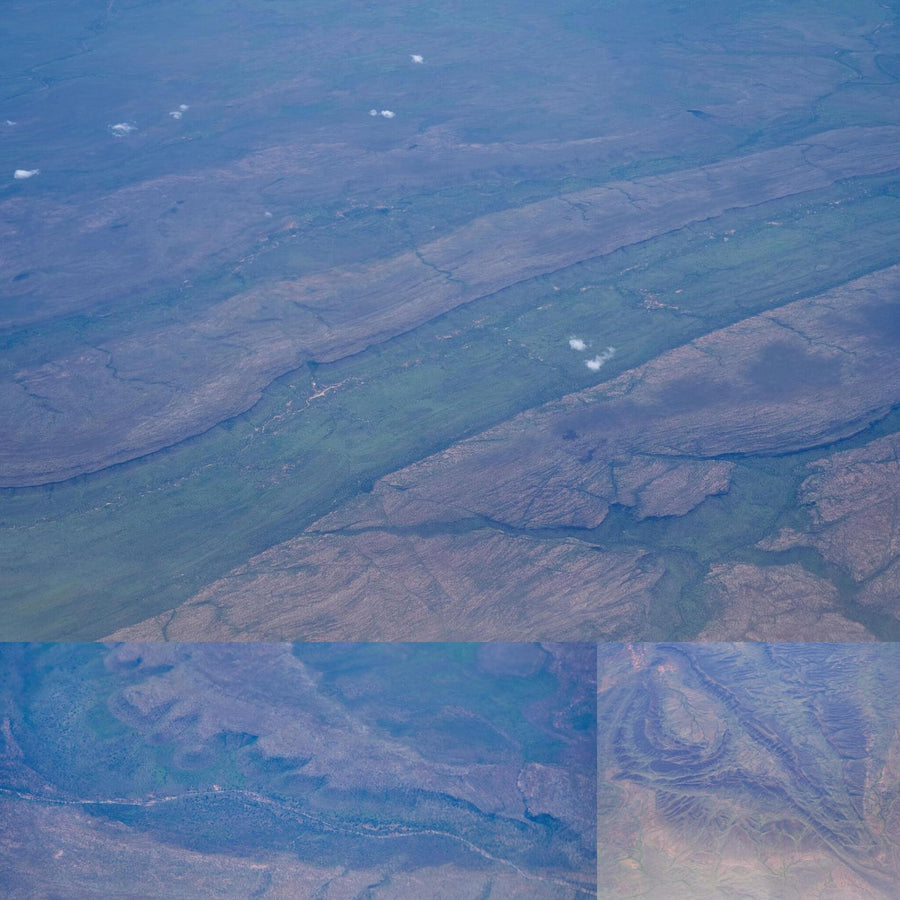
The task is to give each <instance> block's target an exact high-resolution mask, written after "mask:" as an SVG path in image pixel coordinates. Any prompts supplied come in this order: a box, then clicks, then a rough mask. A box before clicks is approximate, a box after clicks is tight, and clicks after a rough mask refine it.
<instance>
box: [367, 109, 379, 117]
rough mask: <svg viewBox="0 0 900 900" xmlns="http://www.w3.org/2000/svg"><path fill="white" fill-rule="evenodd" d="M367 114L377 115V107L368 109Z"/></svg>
mask: <svg viewBox="0 0 900 900" xmlns="http://www.w3.org/2000/svg"><path fill="white" fill-rule="evenodd" d="M369 115H370V116H377V115H378V110H377V109H370V110H369Z"/></svg>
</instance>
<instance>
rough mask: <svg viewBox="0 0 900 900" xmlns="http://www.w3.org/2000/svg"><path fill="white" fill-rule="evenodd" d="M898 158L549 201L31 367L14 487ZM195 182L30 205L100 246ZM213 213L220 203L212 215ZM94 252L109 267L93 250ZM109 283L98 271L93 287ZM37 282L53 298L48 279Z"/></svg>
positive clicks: (617, 187)
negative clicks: (426, 327) (60, 205)
mask: <svg viewBox="0 0 900 900" xmlns="http://www.w3.org/2000/svg"><path fill="white" fill-rule="evenodd" d="M898 151H900V130H898V129H897V128H895V127H889V126H885V127H880V128H846V129H841V130H839V131H834V132H828V133H825V134H822V135H817V136H815V137H811V138H809V139H808V140H806V141H804V142H802V143H797V144H792V145H788V146H785V147H780V148H778V149H775V150H768V151H763V152H760V153H756V154H752V155H749V156H746V157H743V158H737V159H732V160H728V161H726V162H722V163H716V164H713V165H708V166H702V167H699V168H697V169H692V170H687V171H682V172H676V173H673V174H670V175H663V176H654V177H648V178H642V179H639V180H636V181H632V182H623V183H619V184H610V185H608V186H605V187H601V188H595V189H591V190H588V191H582V192H578V193H572V194H568V195H564V196H560V197H554V198H552V199H549V200H543V201H540V202H537V203H532V204H526V205H524V206H521V207H517V208H515V209H511V210H506V211H503V212H499V213H493V214H491V215H487V216H483V217H482V218H479V219H476V220H475V221H473V222H471V223H469V224H467V225H465V226H463V227H461V228H458V229H456V230H455V231H452V232H450V233H449V234H446V235H444V236H443V237H439V238H438V239H436V240H434V241H432V242H430V243H425V244H422V245H421V246H418V247H415V248H413V249H411V250H410V251H409V252H406V253H402V254H400V255H397V256H394V257H391V258H388V259H383V260H377V261H374V262H367V263H363V264H360V265H356V266H350V267H346V268H343V269H338V270H330V271H326V272H322V273H320V274H309V275H306V276H304V277H301V278H299V279H297V280H282V281H270V282H268V283H264V284H262V285H259V286H257V287H254V288H253V289H251V290H249V291H247V292H244V293H239V294H237V295H235V296H232V297H229V298H227V299H224V300H221V301H219V302H216V303H213V304H212V305H211V306H210V307H208V308H207V309H205V310H204V311H202V312H201V313H199V314H194V315H192V316H190V317H186V318H184V319H182V320H180V321H177V322H176V323H170V324H167V325H164V326H158V327H156V328H155V329H151V330H142V331H141V333H140V334H135V335H134V336H132V337H128V336H126V337H118V338H115V339H111V340H109V341H107V342H104V343H101V344H99V345H98V346H84V347H82V348H81V349H80V350H78V351H77V352H74V353H72V354H69V355H64V356H62V357H59V358H54V359H50V360H42V361H40V362H36V363H35V364H33V365H28V366H25V367H23V368H22V369H20V370H19V371H18V372H16V373H14V378H13V379H12V381H10V382H5V383H4V384H3V385H2V387H0V404H2V405H3V407H4V408H5V409H7V410H8V411H9V414H8V416H7V417H6V419H5V420H4V421H5V422H6V423H7V424H6V425H5V426H4V425H2V424H0V471H2V479H3V482H2V483H3V484H4V485H8V486H12V485H26V484H42V483H47V482H53V481H59V480H62V479H65V478H69V477H71V476H73V475H77V474H80V473H83V472H91V471H95V470H97V469H100V468H103V467H104V466H107V465H110V464H112V463H116V462H121V461H123V460H127V459H133V458H135V457H139V456H143V455H145V454H147V453H150V452H153V451H154V450H159V449H160V448H162V447H166V446H169V445H171V444H174V443H177V442H178V441H180V440H183V439H184V438H186V437H189V436H191V435H195V434H198V433H200V432H202V431H204V430H206V429H207V428H209V427H211V426H212V425H214V424H215V423H217V422H219V421H221V420H222V419H224V418H227V417H229V416H233V415H235V414H237V413H239V412H242V411H244V410H246V409H248V408H249V407H250V406H252V405H253V403H254V402H256V400H258V399H259V397H260V392H261V391H262V390H263V388H264V387H265V386H266V385H268V384H269V383H271V382H272V381H273V380H274V379H275V378H277V377H278V376H280V375H282V374H284V373H286V372H288V371H290V370H292V369H295V368H297V367H298V366H300V365H302V364H303V363H304V362H306V361H309V360H316V361H329V360H335V359H338V358H341V357H343V356H347V355H349V354H352V353H355V352H357V351H359V350H361V349H364V348H365V347H367V346H370V345H372V344H375V343H378V342H380V341H383V340H386V339H388V338H390V337H393V336H396V335H397V334H400V333H402V332H404V331H406V330H408V329H410V328H413V327H415V326H416V325H419V324H421V323H422V322H424V321H427V320H428V319H430V318H432V317H434V316H436V315H439V314H440V313H443V312H446V311H447V310H449V309H452V308H454V307H456V306H459V305H460V304H463V303H467V302H470V301H472V300H475V299H477V298H479V297H483V296H485V295H488V294H491V293H493V292H496V291H498V290H500V289H501V288H504V287H507V286H509V285H511V284H514V283H517V282H520V281H523V280H527V279H529V278H533V277H535V276H538V275H542V274H547V273H549V272H552V271H555V270H557V269H560V268H563V267H566V266H570V265H572V264H574V263H577V262H579V261H582V260H585V259H589V258H592V257H596V256H600V255H603V254H607V253H610V252H612V251H613V250H615V249H617V248H620V247H623V246H626V245H629V244H634V243H636V242H640V241H644V240H647V239H649V238H651V237H653V236H655V235H658V234H661V233H663V232H667V231H670V230H673V229H676V228H679V227H682V226H684V225H686V224H688V223H691V222H697V221H702V220H705V219H707V218H710V217H712V216H716V215H719V214H721V213H722V212H724V211H725V210H728V209H736V208H737V209H739V208H745V207H751V206H756V205H759V204H760V203H763V202H765V201H767V200H773V199H776V198H779V197H785V196H789V195H792V194H799V193H803V192H805V191H812V190H816V189H820V188H824V187H828V186H830V185H832V184H834V182H836V181H838V180H840V179H841V178H844V177H850V176H853V177H860V176H863V175H867V174H875V173H879V172H886V171H890V170H892V169H894V168H896V163H897V159H898V156H900V153H898ZM314 152H315V153H318V154H320V155H321V154H323V153H325V152H326V151H324V150H322V149H317V150H316V151H314ZM269 157H273V158H271V159H270V158H269ZM284 157H285V151H283V150H281V149H277V150H270V151H266V153H264V154H262V157H261V158H260V159H258V160H257V159H256V158H251V159H249V160H245V161H243V162H241V163H240V164H238V165H237V166H236V168H234V169H233V170H227V171H223V172H219V173H216V174H214V176H213V178H212V184H214V185H216V186H217V189H219V190H221V189H224V188H227V189H228V190H229V191H230V190H231V189H232V187H235V188H236V189H237V190H247V191H249V192H250V193H251V194H252V192H253V190H254V185H255V184H256V181H255V179H258V178H259V173H260V171H263V172H268V171H269V169H270V168H271V166H272V165H274V164H276V162H277V164H279V165H280V164H283V163H284ZM291 165H294V166H297V165H298V162H297V161H296V160H295V161H294V162H293V163H291ZM205 177H206V176H204V178H205ZM182 181H184V182H185V183H184V184H182ZM192 184H193V182H192V181H191V177H190V176H179V178H178V179H175V180H174V181H173V182H172V183H169V182H168V181H164V182H163V183H162V184H155V183H154V184H149V185H140V186H138V187H130V188H126V189H123V190H122V191H120V192H119V193H118V194H117V195H115V196H114V197H108V198H104V199H103V200H102V201H98V204H99V205H98V208H97V209H96V210H90V211H89V212H88V214H86V215H85V214H83V213H79V214H77V215H78V216H79V218H77V219H76V222H75V223H74V224H73V222H72V221H71V216H72V215H73V212H72V211H71V210H69V211H68V213H64V212H62V211H56V212H53V211H50V210H46V209H44V210H37V211H35V212H34V215H38V216H44V217H45V218H46V219H48V220H49V221H50V222H51V223H52V222H54V221H58V222H59V227H60V229H63V230H66V229H69V230H71V229H73V228H74V230H76V231H79V230H80V231H81V232H83V233H85V234H92V233H93V232H94V230H96V229H100V228H103V230H104V237H102V238H101V237H99V236H98V238H97V240H98V241H100V240H106V237H105V230H106V226H108V225H109V223H110V222H111V221H113V220H114V219H115V218H116V216H119V215H124V214H126V211H128V210H131V212H129V213H128V214H129V215H133V214H134V210H133V209H132V206H135V208H136V209H141V208H142V207H143V206H144V205H145V204H147V203H150V202H151V201H152V203H153V204H160V203H165V204H170V203H171V202H172V197H174V196H175V195H176V194H178V193H179V191H182V190H183V189H186V188H190V187H191V186H192ZM229 203H232V204H233V200H229ZM250 206H251V208H252V210H254V213H253V216H254V217H258V216H261V215H262V211H261V209H259V202H258V200H256V201H254V202H253V203H251V204H250ZM204 215H215V209H214V208H212V209H209V208H204ZM176 218H177V217H176ZM224 219H226V220H228V217H224ZM185 221H186V225H184V226H182V225H179V226H178V227H179V228H181V227H185V229H186V230H185V233H184V235H180V233H179V235H176V234H170V233H168V230H167V229H168V226H167V229H164V231H165V241H163V242H162V243H161V244H160V247H159V252H160V253H171V252H172V247H173V246H176V245H177V246H179V247H180V246H181V245H180V244H179V243H178V241H179V240H181V238H182V237H183V238H184V242H185V244H184V247H185V249H184V251H181V250H179V252H180V253H181V252H184V253H185V254H186V255H187V257H188V259H191V258H193V256H196V258H197V262H198V264H199V260H200V259H201V258H202V257H203V256H204V255H208V254H209V253H211V252H212V249H211V248H210V247H209V246H207V245H206V244H202V245H199V244H198V245H197V246H196V247H194V244H195V243H196V241H197V239H195V238H192V237H191V235H193V234H199V233H201V232H202V229H200V228H199V227H197V223H192V222H190V220H189V217H183V218H182V219H179V222H185ZM228 221H232V223H233V224H232V225H229V226H227V227H226V232H225V235H224V237H223V240H225V241H226V243H227V244H228V246H229V247H231V243H228V242H229V241H232V238H231V237H229V234H230V232H229V231H228V229H235V228H237V229H238V230H237V232H236V233H235V235H234V236H233V241H232V243H233V242H234V241H238V242H240V241H243V242H244V243H246V242H247V240H248V236H247V233H246V229H247V228H249V227H250V226H249V225H247V226H245V227H239V224H234V223H235V222H236V221H237V220H234V219H233V218H232V219H231V220H228ZM253 227H258V226H253ZM139 243H140V242H139ZM49 245H50V244H49V242H48V246H49ZM63 246H65V244H63ZM88 249H90V248H88ZM138 250H140V251H141V252H144V251H145V250H146V248H145V247H144V245H143V244H140V247H139V248H132V250H129V249H128V248H127V247H122V248H119V249H118V251H117V252H116V254H115V255H114V256H110V255H109V254H106V255H101V258H103V259H107V261H108V262H109V264H110V265H113V262H112V260H113V259H114V260H115V261H116V262H115V264H116V265H119V264H120V263H121V261H122V260H126V261H128V260H131V259H132V257H133V256H134V254H135V253H137V252H138ZM91 259H92V265H97V262H96V258H95V256H94V254H93V252H92V254H91ZM132 261H133V260H132ZM170 262H171V261H169V260H168V259H161V260H158V261H157V262H156V263H155V264H154V265H155V266H156V267H159V266H165V265H167V264H169V263H170ZM131 268H134V269H136V270H139V269H140V268H141V267H140V266H137V265H134V266H132V267H131ZM151 268H153V267H151ZM186 271H188V272H189V271H190V265H188V267H187V269H186ZM106 277H107V276H106V275H105V274H104V273H103V271H102V270H101V271H100V272H98V274H97V276H96V281H99V282H101V283H102V282H103V280H104V278H106ZM117 284H118V283H117ZM118 289H119V290H124V287H123V286H122V285H121V284H118ZM43 290H44V291H45V292H47V291H50V292H51V295H52V290H53V285H52V284H48V285H44V286H43ZM677 389H678V385H677V384H675V385H673V390H677ZM85 397H89V398H91V399H90V403H89V404H85V402H84V398H85Z"/></svg>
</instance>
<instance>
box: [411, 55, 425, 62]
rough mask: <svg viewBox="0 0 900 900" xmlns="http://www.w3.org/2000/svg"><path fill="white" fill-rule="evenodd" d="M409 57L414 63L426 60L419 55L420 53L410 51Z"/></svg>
mask: <svg viewBox="0 0 900 900" xmlns="http://www.w3.org/2000/svg"><path fill="white" fill-rule="evenodd" d="M409 58H410V59H411V60H412V61H413V62H414V63H423V62H425V60H424V59H423V58H422V57H421V56H419V54H418V53H410V54H409Z"/></svg>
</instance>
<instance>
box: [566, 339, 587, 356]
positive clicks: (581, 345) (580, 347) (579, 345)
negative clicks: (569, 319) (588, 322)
mask: <svg viewBox="0 0 900 900" xmlns="http://www.w3.org/2000/svg"><path fill="white" fill-rule="evenodd" d="M569 346H570V347H571V348H572V349H573V350H577V351H578V352H579V353H581V352H582V351H584V350H587V344H586V343H585V342H584V341H583V340H582V339H581V338H577V337H570V338H569Z"/></svg>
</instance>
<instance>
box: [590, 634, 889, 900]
mask: <svg viewBox="0 0 900 900" xmlns="http://www.w3.org/2000/svg"><path fill="white" fill-rule="evenodd" d="M598 654H599V658H598V685H599V690H598V697H599V705H598V717H599V721H601V722H602V723H603V724H602V726H601V728H600V742H599V750H598V766H599V790H598V821H599V833H600V835H601V838H600V841H599V844H598V855H599V864H598V879H599V885H600V890H599V896H600V897H601V898H603V900H613V898H615V900H618V898H638V897H640V898H647V900H651V898H658V900H664V898H665V900H668V898H672V900H682V898H683V900H688V898H690V900H696V898H703V900H724V898H729V897H753V898H757V897H759V898H764V897H765V898H769V897H771V898H774V897H777V898H779V900H807V898H809V900H820V898H829V900H892V898H894V897H896V896H897V895H898V889H900V816H898V808H897V799H898V796H900V727H898V722H900V718H898V715H897V696H898V687H900V683H898V682H900V651H898V646H897V645H896V644H888V643H880V644H861V643H853V644H847V643H844V644H841V643H768V644H767V643H744V644H728V643H715V642H710V643H693V644H619V645H615V644H607V645H600V647H599V648H598Z"/></svg>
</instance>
